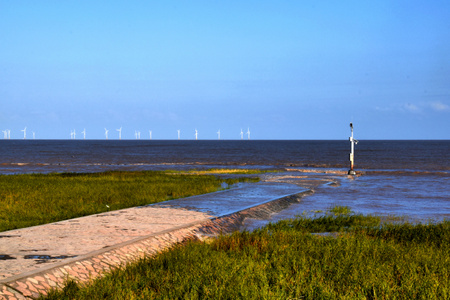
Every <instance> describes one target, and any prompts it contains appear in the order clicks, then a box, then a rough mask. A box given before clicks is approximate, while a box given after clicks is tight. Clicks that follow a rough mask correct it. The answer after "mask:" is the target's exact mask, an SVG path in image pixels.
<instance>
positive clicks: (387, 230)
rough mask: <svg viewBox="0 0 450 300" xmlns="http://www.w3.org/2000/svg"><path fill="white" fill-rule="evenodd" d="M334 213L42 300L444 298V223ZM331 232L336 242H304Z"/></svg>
mask: <svg viewBox="0 0 450 300" xmlns="http://www.w3.org/2000/svg"><path fill="white" fill-rule="evenodd" d="M337 211H338V213H336V210H335V211H334V212H330V213H328V214H327V215H325V216H323V217H320V218H308V217H304V216H298V217H297V218H295V219H292V220H285V221H281V222H278V223H276V224H269V225H268V226H266V227H264V228H262V229H259V230H256V231H254V232H236V233H234V234H232V235H230V236H221V237H219V238H217V239H213V240H212V241H208V242H190V243H188V244H187V245H178V246H176V247H174V248H172V249H171V250H168V251H165V252H163V253H161V254H159V255H157V256H155V257H152V258H146V259H143V260H141V261H139V262H137V263H134V264H131V265H129V266H127V267H126V268H122V269H119V270H116V271H114V272H112V273H110V274H108V275H107V276H105V277H104V278H101V279H98V280H95V281H93V282H92V283H91V284H89V285H87V286H80V285H78V284H76V283H75V282H73V281H72V282H68V285H67V286H66V288H65V289H64V290H63V291H60V292H56V291H52V292H51V293H50V294H49V295H48V297H47V298H46V299H104V298H107V299H449V298H450V272H449V268H450V222H448V221H446V222H442V223H439V224H426V225H423V224H422V225H412V224H396V225H392V224H382V223H381V222H380V218H377V217H373V216H361V215H354V214H352V213H351V212H349V211H346V210H339V209H338V210H337ZM320 223H323V224H322V225H321V224H320ZM329 230H333V231H338V232H339V234H338V235H337V237H327V236H320V235H312V234H311V233H312V232H314V233H317V232H327V231H329Z"/></svg>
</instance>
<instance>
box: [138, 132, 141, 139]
mask: <svg viewBox="0 0 450 300" xmlns="http://www.w3.org/2000/svg"><path fill="white" fill-rule="evenodd" d="M138 138H139V139H141V132H140V131H138Z"/></svg>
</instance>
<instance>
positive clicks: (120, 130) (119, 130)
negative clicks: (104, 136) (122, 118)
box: [116, 127, 122, 140]
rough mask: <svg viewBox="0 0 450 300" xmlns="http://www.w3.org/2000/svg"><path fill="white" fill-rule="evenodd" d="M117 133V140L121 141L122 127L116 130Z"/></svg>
mask: <svg viewBox="0 0 450 300" xmlns="http://www.w3.org/2000/svg"><path fill="white" fill-rule="evenodd" d="M116 130H117V131H118V132H119V140H121V139H122V127H120V128H119V129H116Z"/></svg>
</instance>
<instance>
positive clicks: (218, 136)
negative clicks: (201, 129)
mask: <svg viewBox="0 0 450 300" xmlns="http://www.w3.org/2000/svg"><path fill="white" fill-rule="evenodd" d="M116 131H118V132H119V140H121V139H122V127H120V128H119V129H116ZM82 133H83V138H84V139H86V129H84V130H83V131H82ZM108 133H109V129H106V128H105V138H106V139H108V137H109V136H108ZM148 133H149V137H150V139H152V131H151V130H149V131H148ZM216 133H217V139H219V140H220V129H219V131H217V132H216ZM246 134H247V138H248V139H250V128H248V129H247V132H246ZM134 136H135V138H136V139H137V140H140V139H141V132H140V131H137V130H135V131H134ZM177 136H178V139H179V140H180V139H181V130H180V129H177ZM240 136H241V140H243V139H244V131H243V130H242V128H241V134H240ZM194 137H195V139H196V140H198V130H197V129H195V131H194ZM71 138H73V139H75V130H74V131H73V135H72V133H71Z"/></svg>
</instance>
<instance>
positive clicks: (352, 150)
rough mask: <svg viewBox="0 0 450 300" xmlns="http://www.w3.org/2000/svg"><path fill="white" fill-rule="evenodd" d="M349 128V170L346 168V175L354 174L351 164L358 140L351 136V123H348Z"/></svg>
mask: <svg viewBox="0 0 450 300" xmlns="http://www.w3.org/2000/svg"><path fill="white" fill-rule="evenodd" d="M350 129H351V131H352V135H351V136H350V139H349V140H350V170H348V175H356V172H355V171H354V170H353V164H354V161H355V153H354V152H355V145H356V144H358V140H356V139H354V138H353V123H350Z"/></svg>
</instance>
